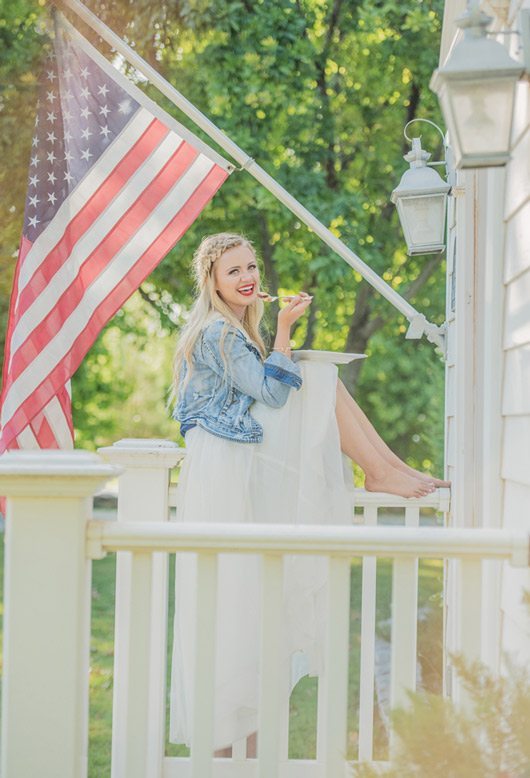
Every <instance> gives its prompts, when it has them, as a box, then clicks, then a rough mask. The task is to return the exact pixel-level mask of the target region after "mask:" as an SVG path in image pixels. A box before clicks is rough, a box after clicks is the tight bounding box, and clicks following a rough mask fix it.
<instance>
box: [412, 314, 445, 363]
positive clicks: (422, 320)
mask: <svg viewBox="0 0 530 778" xmlns="http://www.w3.org/2000/svg"><path fill="white" fill-rule="evenodd" d="M409 321H410V324H409V328H408V330H407V332H406V335H405V338H406V339H407V340H418V339H419V338H421V337H423V335H425V337H426V338H427V340H428V341H429V342H430V343H433V344H434V345H435V346H438V348H440V349H441V351H442V353H443V355H444V358H445V356H446V324H445V322H444V323H443V324H441V325H437V324H433V323H432V322H430V321H428V320H427V318H426V317H425V316H424V314H423V313H418V314H417V315H416V316H413V317H412V318H411V319H410V320H409Z"/></svg>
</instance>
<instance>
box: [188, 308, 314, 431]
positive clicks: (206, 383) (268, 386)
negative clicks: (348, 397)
mask: <svg viewBox="0 0 530 778" xmlns="http://www.w3.org/2000/svg"><path fill="white" fill-rule="evenodd" d="M225 323H226V320H225V319H223V318H222V317H221V316H220V315H219V316H217V317H216V318H213V319H212V320H210V321H209V322H207V324H206V326H205V327H204V329H203V330H202V333H201V335H200V336H199V337H198V338H197V342H196V343H195V347H194V351H193V370H192V373H191V376H190V379H189V381H188V383H187V385H186V386H184V387H183V383H184V379H185V376H186V374H187V369H188V366H187V363H186V362H184V366H183V369H182V371H181V376H180V383H179V391H178V397H177V402H176V404H175V408H174V411H173V418H174V419H176V420H177V421H180V431H181V434H182V435H185V434H186V432H187V431H188V430H189V429H191V428H192V427H194V426H195V425H198V426H200V427H203V428H204V429H205V430H207V431H208V432H211V433H212V434H214V435H219V436H220V437H222V438H228V439H229V440H236V441H240V442H242V443H261V441H262V440H263V428H262V426H261V424H259V423H258V422H257V421H256V420H255V419H253V418H252V415H251V413H250V407H251V405H252V403H253V402H254V401H255V400H259V401H260V402H263V403H265V404H266V405H270V406H271V407H272V408H280V407H281V406H282V405H284V404H285V403H286V402H287V397H288V396H289V392H290V390H291V387H295V388H296V389H299V388H300V387H301V385H302V376H301V373H300V368H299V367H298V365H296V364H295V363H294V362H292V361H291V359H290V358H289V357H287V356H285V354H282V353H281V352H279V351H273V352H272V354H271V355H270V356H268V357H267V358H266V359H265V360H263V358H262V356H261V354H260V352H259V350H258V348H257V347H256V346H255V345H254V343H252V341H251V340H250V338H249V337H248V336H247V335H246V334H245V333H244V332H243V331H241V330H239V329H238V328H237V327H234V326H232V325H228V331H227V335H226V338H225V340H224V343H223V351H224V354H225V359H226V361H227V363H228V371H227V373H226V374H225V366H224V363H223V358H222V356H221V349H220V336H221V331H222V330H223V327H224V326H225Z"/></svg>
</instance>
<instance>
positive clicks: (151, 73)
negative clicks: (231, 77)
mask: <svg viewBox="0 0 530 778" xmlns="http://www.w3.org/2000/svg"><path fill="white" fill-rule="evenodd" d="M53 3H54V5H56V6H57V7H58V8H61V7H62V8H68V9H69V10H70V11H72V12H73V13H74V14H76V16H78V17H79V18H80V19H82V20H83V21H84V22H85V23H86V24H87V25H88V26H89V27H91V28H92V29H93V30H94V31H95V32H96V33H97V34H98V35H100V36H101V38H102V39H103V40H105V41H106V42H107V43H108V44H109V45H110V46H111V47H112V48H114V49H115V50H116V51H117V52H119V53H120V54H121V55H122V56H123V57H124V58H125V59H126V60H127V62H129V64H130V65H132V66H133V67H134V68H136V69H137V70H138V71H139V72H140V73H142V74H143V75H144V76H145V77H146V78H147V80H148V81H150V83H151V84H153V86H156V87H157V89H158V90H159V91H160V92H162V94H163V95H165V96H166V97H167V98H168V99H169V100H171V102H172V103H173V104H174V105H176V106H177V108H179V109H180V110H181V111H183V113H185V114H186V116H188V117H189V118H190V119H192V120H193V121H194V122H195V124H196V125H197V126H198V127H200V128H201V129H202V130H204V132H205V133H206V134H207V135H209V136H210V138H212V140H214V141H215V142H216V143H218V144H219V146H221V147H222V148H223V149H224V150H225V151H226V152H227V153H228V154H230V156H231V157H232V158H233V159H235V160H237V161H238V162H239V163H240V164H241V168H240V169H241V170H246V171H247V172H248V173H250V175H252V176H254V178H255V179H256V180H257V181H259V183H260V184H262V185H263V186H264V187H265V188H266V189H268V190H269V192H271V194H273V195H274V196H275V197H276V198H277V199H278V200H279V201H280V202H282V203H283V204H284V205H285V206H286V207H287V208H289V210H290V211H291V212H292V213H294V214H295V215H296V216H297V217H298V218H299V219H300V221H302V222H304V224H305V225H306V226H307V227H309V228H310V229H311V230H312V231H313V232H314V233H315V234H316V235H318V236H319V238H321V239H322V240H323V241H324V243H326V244H327V245H328V246H329V247H330V248H331V249H333V251H335V252H336V253H337V254H338V255H339V256H340V257H342V259H344V260H345V262H347V263H348V264H349V265H350V266H351V267H352V268H353V269H354V270H357V272H358V273H360V274H361V275H362V276H363V278H365V279H366V281H368V283H369V284H371V285H372V286H373V287H374V288H375V289H376V290H377V291H378V292H379V293H380V294H381V295H383V297H385V298H386V299H387V300H388V301H389V302H390V303H391V304H392V305H393V306H394V307H395V308H397V309H398V311H400V312H401V313H402V314H403V315H404V316H405V317H406V318H407V319H408V320H409V322H410V326H409V329H408V331H407V334H406V337H407V338H421V337H422V335H425V336H426V338H427V340H429V341H430V342H431V343H434V344H435V345H436V346H439V348H441V350H442V351H443V352H444V354H445V331H444V325H442V326H441V327H440V326H438V325H436V324H434V323H433V322H429V321H428V320H427V318H426V317H425V315H424V314H422V313H420V312H419V311H417V310H416V309H415V308H414V306H412V305H411V304H410V303H409V302H407V300H405V298H404V297H402V296H401V295H400V294H399V293H398V292H396V290H395V289H393V288H392V287H391V286H390V285H389V284H387V283H386V281H384V280H383V279H382V278H381V277H380V276H378V275H377V273H376V272H375V271H374V270H372V268H371V267H369V265H367V264H366V263H365V262H363V260H362V259H361V258H360V257H359V256H358V255H357V254H355V253H354V252H353V251H352V250H351V249H350V248H348V246H346V244H345V243H343V242H342V241H341V240H340V238H337V236H336V235H333V233H332V232H331V231H330V230H328V228H327V227H325V226H324V225H323V224H322V222H320V221H319V220H318V219H317V218H316V217H315V216H313V214H312V213H311V212H310V211H308V210H307V208H305V207H304V206H303V205H302V204H301V203H300V202H299V201H298V200H297V199H296V198H295V197H293V196H292V195H291V194H289V192H287V190H286V189H284V188H283V187H282V186H281V185H280V184H279V183H278V182H277V181H276V180H275V179H274V178H272V176H270V175H269V174H268V173H267V172H266V171H265V170H263V168H262V167H260V166H259V165H258V164H257V163H256V161H255V160H254V159H253V158H252V157H250V156H249V155H248V154H247V153H246V152H245V151H243V149H241V148H240V147H239V146H238V145H237V143H234V141H232V140H231V139H230V138H229V137H228V136H227V135H225V133H224V132H223V131H222V130H220V129H219V127H217V126H216V125H215V124H214V123H213V122H211V121H210V119H208V118H207V117H206V116H205V115H204V114H203V113H202V112H201V111H199V109H198V108H196V107H195V106H194V105H193V103H191V102H190V101H189V100H187V99H186V98H185V97H184V95H182V94H181V93H180V92H179V91H178V90H177V89H175V87H174V86H172V85H171V84H170V83H169V81H167V80H166V79H165V78H164V77H163V76H161V75H160V73H158V72H157V71H156V70H155V69H154V68H153V67H152V66H151V65H149V64H148V63H147V62H146V61H145V60H144V59H143V58H142V57H140V55H139V54H137V53H136V52H135V51H134V49H132V48H131V47H130V46H129V45H128V44H127V43H125V42H124V41H123V40H122V39H121V38H120V37H119V36H118V35H116V33H115V32H113V31H112V30H111V29H110V28H109V27H107V25H106V24H104V23H103V22H102V21H101V20H100V19H98V17H97V16H96V15H95V14H94V13H92V11H90V10H89V9H88V8H86V6H84V5H83V4H82V3H81V2H79V0H53Z"/></svg>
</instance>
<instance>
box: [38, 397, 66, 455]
mask: <svg viewBox="0 0 530 778" xmlns="http://www.w3.org/2000/svg"><path fill="white" fill-rule="evenodd" d="M44 415H45V417H46V419H47V421H48V423H49V425H50V427H51V429H52V431H53V434H54V436H55V440H56V442H57V445H58V446H59V448H72V433H71V432H70V427H69V426H68V422H67V420H66V418H65V415H64V411H63V408H62V405H61V403H60V402H59V400H58V399H57V397H52V399H51V400H50V402H49V403H48V404H47V405H46V407H45V408H44Z"/></svg>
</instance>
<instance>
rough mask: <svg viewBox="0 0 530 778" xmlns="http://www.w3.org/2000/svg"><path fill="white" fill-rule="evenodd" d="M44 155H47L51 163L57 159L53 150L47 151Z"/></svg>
mask: <svg viewBox="0 0 530 778" xmlns="http://www.w3.org/2000/svg"><path fill="white" fill-rule="evenodd" d="M46 156H47V157H48V162H51V163H52V164H53V163H54V162H55V160H56V159H57V157H56V156H55V154H54V153H53V151H50V152H49V154H46Z"/></svg>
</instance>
